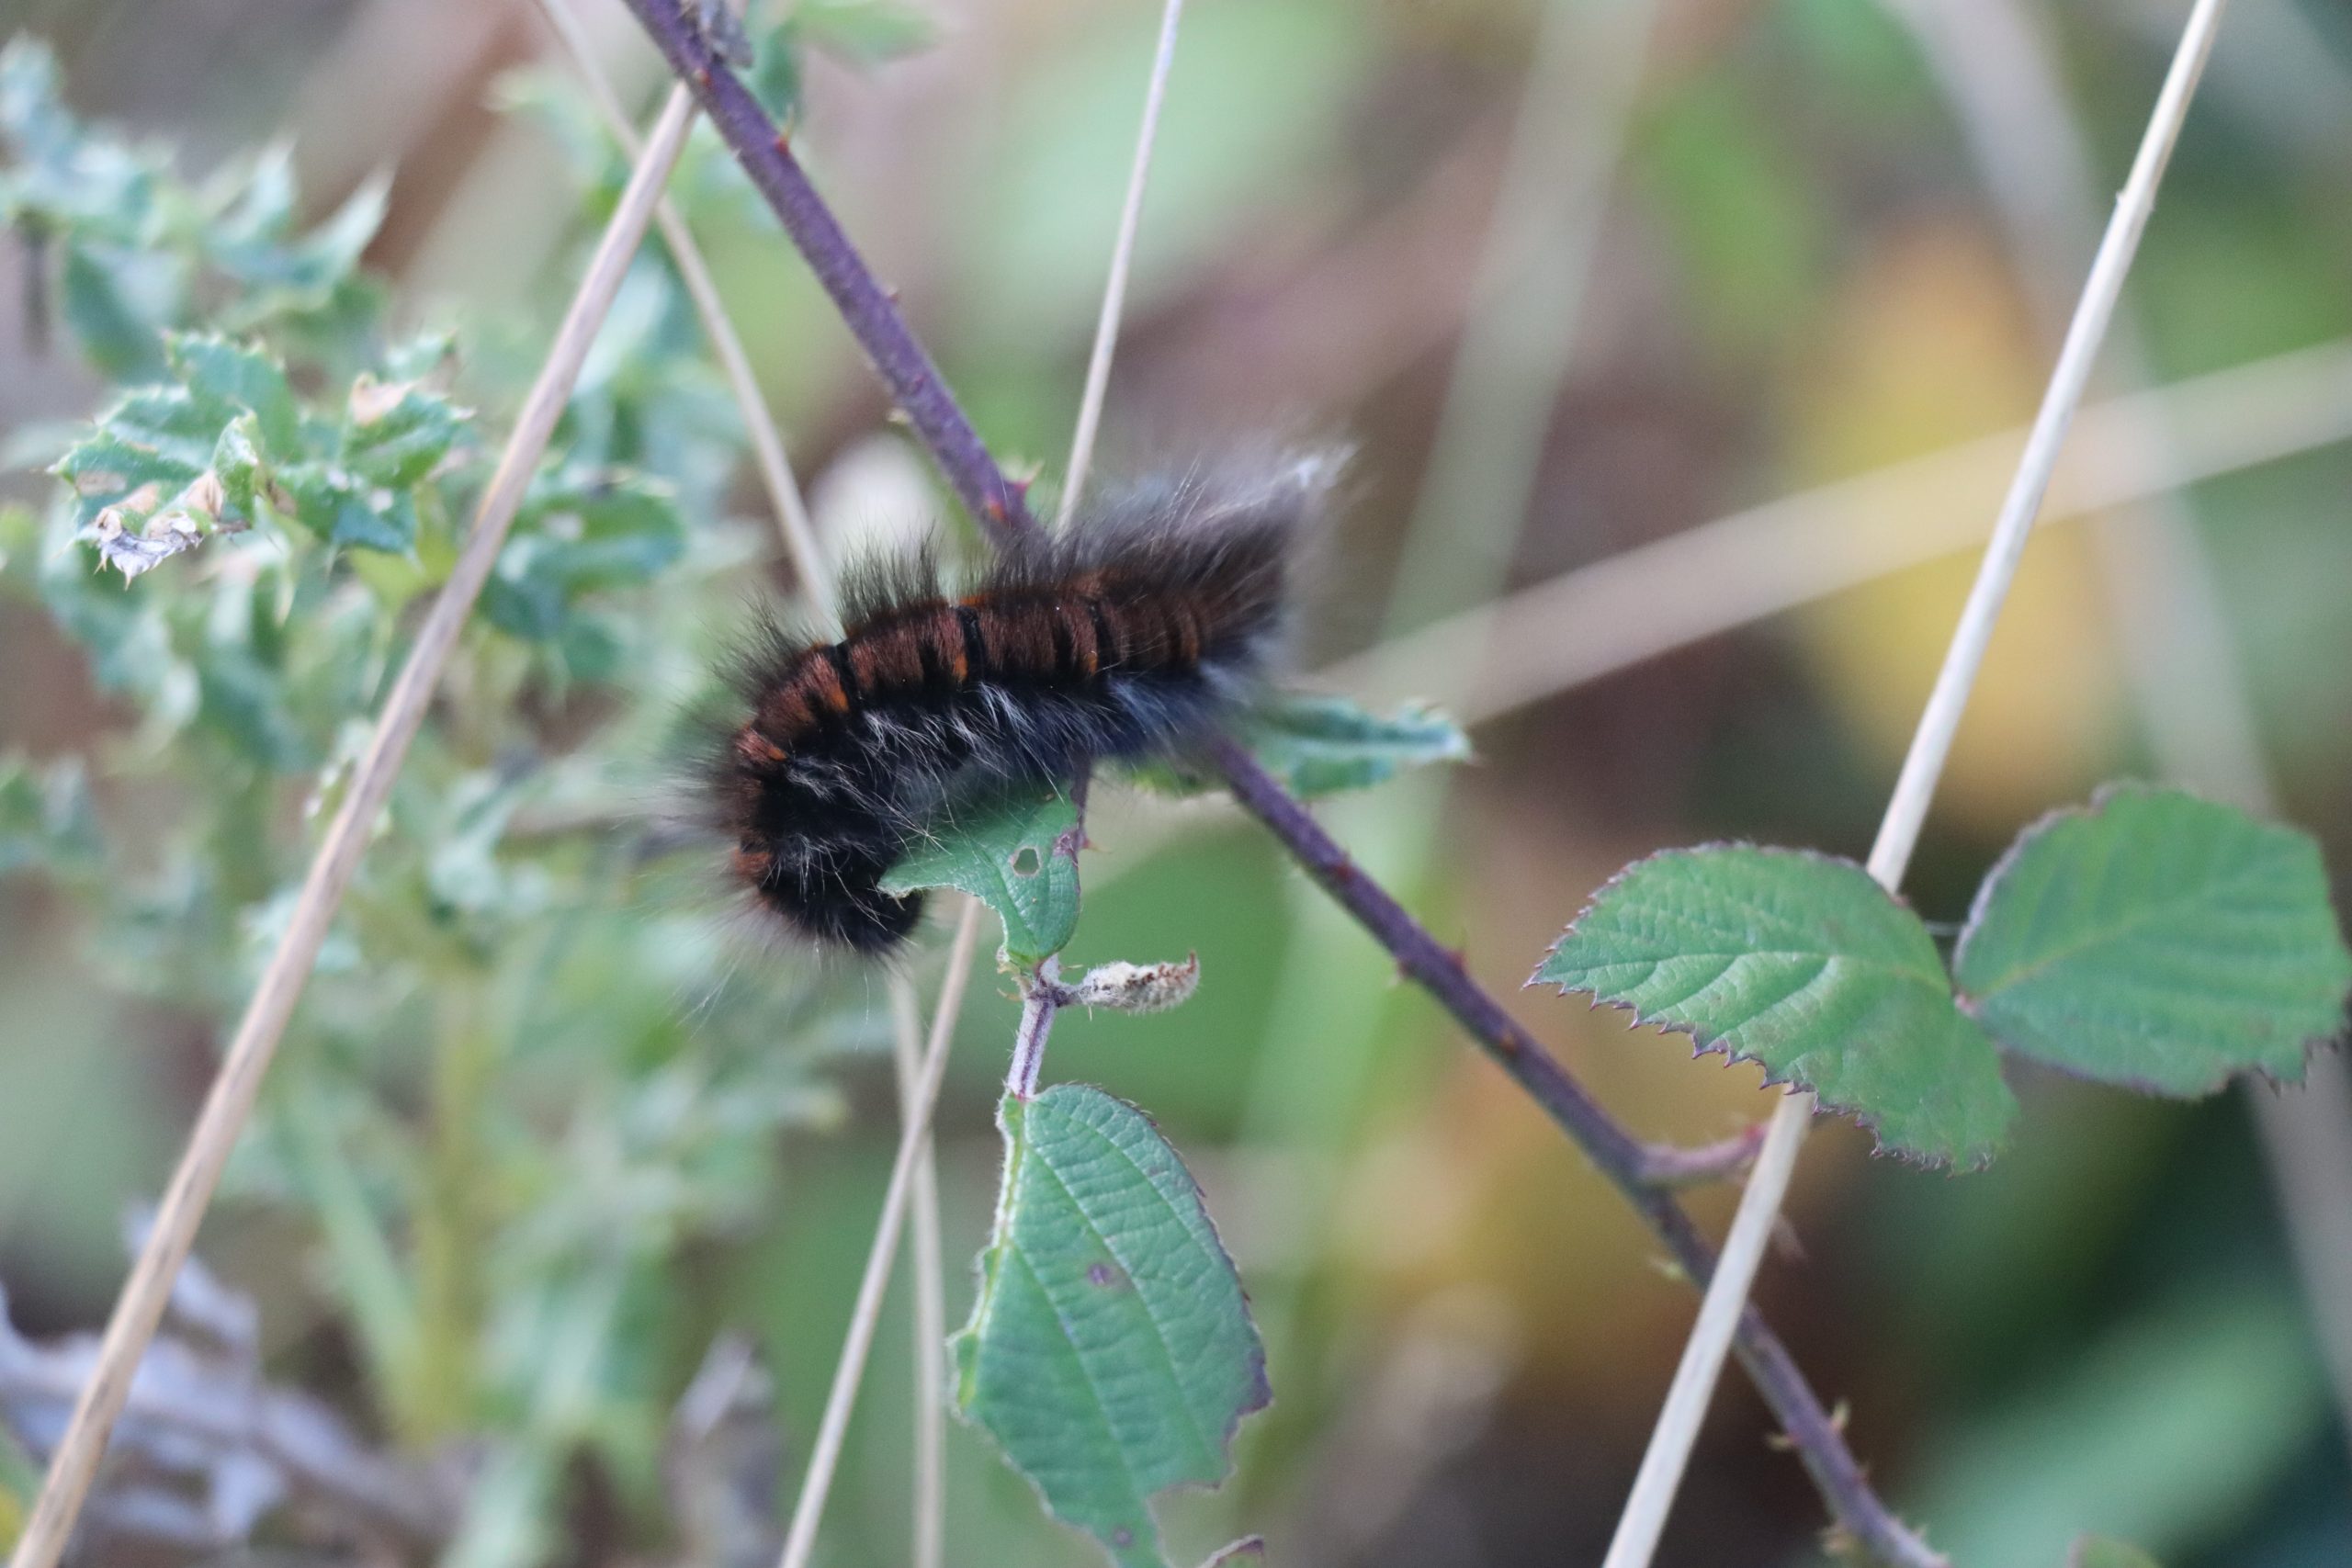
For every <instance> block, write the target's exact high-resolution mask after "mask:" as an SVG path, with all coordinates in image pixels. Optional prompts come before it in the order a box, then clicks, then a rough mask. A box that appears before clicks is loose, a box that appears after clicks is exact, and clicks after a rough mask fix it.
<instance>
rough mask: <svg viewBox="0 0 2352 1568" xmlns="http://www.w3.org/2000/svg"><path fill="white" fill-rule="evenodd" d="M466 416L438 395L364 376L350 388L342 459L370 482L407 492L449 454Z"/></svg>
mask: <svg viewBox="0 0 2352 1568" xmlns="http://www.w3.org/2000/svg"><path fill="white" fill-rule="evenodd" d="M468 417H469V416H468V414H467V413H466V412H465V411H464V410H463V409H460V408H458V406H457V405H456V404H455V403H452V402H451V401H449V400H448V399H447V398H444V397H442V396H440V395H439V394H437V393H435V392H428V391H426V390H424V389H422V388H419V387H413V386H392V387H386V386H382V385H379V383H378V382H377V381H376V380H375V379H374V378H372V377H367V376H363V377H361V378H359V379H358V381H357V382H356V383H355V384H354V385H353V387H352V389H351V397H350V400H349V410H348V412H347V413H346V415H345V422H344V426H343V461H344V463H345V466H346V467H348V468H350V469H351V470H352V471H353V472H354V473H356V474H357V475H359V476H360V477H361V478H362V479H367V480H368V482H369V483H371V484H379V485H389V486H391V487H393V488H395V489H402V490H405V489H407V488H408V487H409V486H411V485H413V484H416V483H418V482H419V481H421V480H422V479H424V476H425V475H427V474H429V473H431V472H432V471H433V469H434V467H435V465H436V464H438V463H439V462H440V461H441V459H442V458H443V457H447V456H448V453H449V448H450V446H452V445H454V444H455V443H456V441H457V439H458V435H459V434H462V433H463V432H464V430H465V427H466V420H467V418H468Z"/></svg>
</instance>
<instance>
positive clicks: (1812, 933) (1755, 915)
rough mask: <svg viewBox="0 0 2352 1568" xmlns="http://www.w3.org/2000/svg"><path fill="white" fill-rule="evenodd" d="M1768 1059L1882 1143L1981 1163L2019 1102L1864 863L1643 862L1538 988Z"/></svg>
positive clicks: (1565, 943)
mask: <svg viewBox="0 0 2352 1568" xmlns="http://www.w3.org/2000/svg"><path fill="white" fill-rule="evenodd" d="M1535 982H1545V983H1549V984H1552V985H1556V986H1558V987H1561V988H1562V989H1563V990H1566V991H1587V992H1589V993H1591V994H1592V995H1593V996H1595V997H1597V998H1600V1000H1602V1001H1605V1002H1611V1003H1614V1004H1616V1005H1618V1006H1620V1007H1624V1008H1630V1009H1631V1010H1633V1011H1634V1016H1635V1017H1636V1018H1637V1019H1638V1020H1639V1021H1642V1022H1644V1023H1655V1024H1659V1025H1662V1026H1664V1027H1666V1028H1668V1029H1674V1030H1679V1031H1681V1032H1686V1033H1688V1034H1690V1035H1691V1036H1692V1037H1693V1038H1694V1039H1695V1040H1696V1041H1697V1042H1698V1043H1699V1046H1700V1048H1701V1049H1702V1050H1707V1049H1720V1050H1722V1051H1724V1053H1726V1054H1727V1055H1731V1056H1734V1057H1753V1058H1754V1059H1756V1060H1757V1061H1759V1062H1761V1063H1763V1064H1764V1066H1765V1069H1766V1071H1767V1073H1768V1074H1769V1075H1770V1077H1771V1079H1772V1080H1773V1081H1775V1082H1781V1081H1788V1082H1792V1083H1795V1084H1798V1085H1801V1086H1802V1087H1804V1088H1805V1089H1810V1090H1812V1091H1813V1092H1814V1093H1815V1095H1817V1096H1819V1097H1820V1099H1821V1101H1822V1103H1823V1104H1824V1105H1825V1106H1827V1107H1830V1108H1832V1109H1835V1110H1839V1111H1851V1112H1852V1113H1853V1114H1854V1115H1855V1116H1856V1117H1857V1118H1859V1119H1860V1121H1861V1122H1864V1123H1865V1124H1866V1125H1868V1126H1870V1127H1871V1128H1872V1129H1873V1130H1874V1131H1875V1132H1876V1133H1877V1134H1878V1137H1879V1142H1880V1145H1881V1146H1882V1147H1883V1148H1886V1149H1889V1150H1892V1151H1894V1152H1895V1153H1898V1154H1903V1155H1907V1156H1911V1157H1913V1158H1915V1159H1921V1160H1928V1161H1933V1162H1935V1163H1938V1164H1951V1165H1959V1166H1963V1167H1965V1166H1979V1165H1983V1164H1985V1162H1986V1161H1988V1160H1990V1159H1991V1158H1992V1157H1993V1156H1994V1155H1995V1154H1996V1152H1998V1150H1999V1148H2000V1146H2001V1144H2002V1141H2003V1139H2004V1138H2005V1137H2006V1135H2007V1131H2008V1126H2009V1122H2010V1121H2011V1119H2012V1118H2014V1117H2015V1116H2016V1114H2017V1100H2016V1099H2015V1098H2014V1097H2013V1096H2012V1095H2011V1094H2010V1093H2009V1090H2008V1086H2007V1084H2005V1083H2003V1082H2002V1081H2001V1067H2000V1058H1999V1056H1998V1055H1997V1054H1996V1052H1995V1051H1994V1049H1993V1043H1992V1041H1991V1040H1989V1039H1987V1038H1986V1037H1985V1032H1984V1031H1983V1030H1982V1029H1980V1028H1978V1027H1977V1025H1976V1023H1975V1022H1974V1021H1973V1020H1971V1019H1970V1018H1968V1017H1967V1016H1966V1015H1965V1014H1964V1013H1962V1011H1961V1010H1960V1009H1959V1008H1958V1007H1957V1006H1955V1005H1954V1003H1953V1000H1952V994H1951V982H1950V981H1949V980H1948V979H1947V978H1946V977H1945V976H1944V969H1943V964H1942V963H1941V961H1940V960H1939V957H1938V955H1937V953H1936V944H1935V942H1934V939H1933V938H1931V937H1930V936H1929V935H1928V931H1927V928H1926V927H1925V926H1923V925H1921V924H1920V923H1919V920H1918V918H1917V916H1915V915H1913V914H1912V913H1911V911H1910V910H1909V909H1908V908H1905V907H1904V906H1903V905H1902V904H1901V903H1900V902H1898V901H1897V900H1896V899H1894V897H1891V896H1890V895H1889V894H1888V893H1887V892H1886V891H1885V890H1884V889H1883V888H1882V887H1880V886H1879V885H1878V884H1877V883H1875V882H1873V881H1871V877H1870V875H1869V874H1868V873H1866V872H1864V871H1863V870H1862V868H1861V867H1860V866H1858V865H1855V864H1854V863H1851V862H1849V861H1842V860H1836V859H1833V858H1831V857H1829V856H1826V855H1815V854H1806V853H1802V852H1797V851H1793V850H1771V849H1758V848H1756V847H1754V846H1751V845H1713V846H1709V847H1706V848H1703V849H1696V850H1673V851H1668V852H1666V853H1664V854H1657V855H1653V856H1651V857H1650V858H1649V859H1647V860H1642V861H1636V862H1634V863H1633V864H1632V865H1630V866H1628V867H1626V868H1625V869H1624V870H1623V871H1622V872H1620V873H1618V874H1617V875H1616V877H1615V878H1614V879H1613V880H1611V882H1610V883H1609V885H1608V886H1605V887H1603V888H1601V890H1600V892H1599V893H1598V894H1596V895H1595V896H1594V897H1593V900H1592V903H1591V904H1590V905H1589V906H1588V907H1587V908H1586V909H1585V911H1584V913H1583V914H1581V915H1579V916H1577V921H1576V923H1575V924H1574V925H1572V926H1570V927H1569V928H1568V931H1567V933H1566V935H1565V936H1563V937H1561V939H1560V941H1559V942H1558V944H1557V945H1555V947H1554V948H1553V949H1552V951H1551V953H1549V954H1548V955H1546V957H1545V958H1544V963H1543V965H1542V967H1540V968H1538V969H1537V970H1536V971H1535V976H1534V980H1533V981H1531V982H1530V983H1531V984H1532V983H1535Z"/></svg>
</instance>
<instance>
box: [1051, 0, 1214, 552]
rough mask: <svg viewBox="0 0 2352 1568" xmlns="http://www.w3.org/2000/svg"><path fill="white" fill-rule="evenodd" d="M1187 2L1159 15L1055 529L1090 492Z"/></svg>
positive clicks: (1171, 2)
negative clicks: (1131, 163) (1090, 475)
mask: <svg viewBox="0 0 2352 1568" xmlns="http://www.w3.org/2000/svg"><path fill="white" fill-rule="evenodd" d="M1183 15H1184V0H1168V3H1167V6H1166V8H1165V9H1163V10H1162V11H1161V12H1160V16H1159V49H1158V51H1156V52H1155V53H1154V54H1153V55H1152V59H1151V83H1150V85H1148V86H1147V87H1146V88H1145V89H1144V95H1143V128H1142V129H1141V130H1139V131H1137V132H1136V158H1135V164H1134V166H1133V167H1132V168H1131V169H1129V170H1128V172H1127V198H1126V202H1125V205H1124V206H1122V207H1121V208H1120V209H1119V237H1118V239H1117V240H1116V241H1115V242H1114V243H1113V244H1112V247H1111V276H1110V280H1109V281H1108V282H1106V283H1105V284H1104V285H1103V311H1102V314H1101V315H1100V316H1099V317H1098V318H1097V319H1096V321H1095V323H1094V352H1093V354H1092V355H1091V356H1090V357H1089V358H1088V360H1087V362H1086V391H1085V393H1084V394H1083V395H1082V396H1081V397H1080V399H1079V403H1078V432H1077V434H1074V435H1072V436H1071V437H1070V444H1069V466H1068V467H1067V468H1064V469H1063V470H1062V497H1061V505H1060V507H1059V509H1058V510H1057V512H1056V513H1055V515H1054V526H1055V527H1057V528H1062V527H1067V526H1069V519H1070V514H1071V513H1073V512H1075V511H1077V510H1078V501H1079V496H1080V492H1082V491H1084V490H1085V489H1086V470H1087V469H1088V468H1090V467H1091V466H1092V464H1093V461H1094V435H1095V432H1096V431H1097V430H1099V429H1100V428H1101V427H1102V423H1103V394H1104V393H1105V392H1107V391H1108V390H1109V389H1110V385H1111V355H1112V354H1113V353H1114V351H1115V350H1116V349H1117V348H1118V345H1119V316H1120V312H1121V310H1123V309H1125V305H1126V299H1127V270H1128V266H1129V265H1130V263H1132V262H1133V260H1134V259H1135V249H1136V230H1137V228H1138V227H1139V226H1140V225H1141V224H1142V221H1143V193H1144V187H1145V186H1146V185H1147V184H1148V183H1149V181H1150V178H1151V150H1152V146H1153V144H1154V142H1156V141H1158V140H1159V107H1160V105H1161V103H1162V102H1164V101H1165V100H1166V98H1167V96H1168V69H1169V67H1170V65H1172V64H1174V63H1175V61H1176V25H1177V23H1178V22H1180V21H1182V19H1183Z"/></svg>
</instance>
